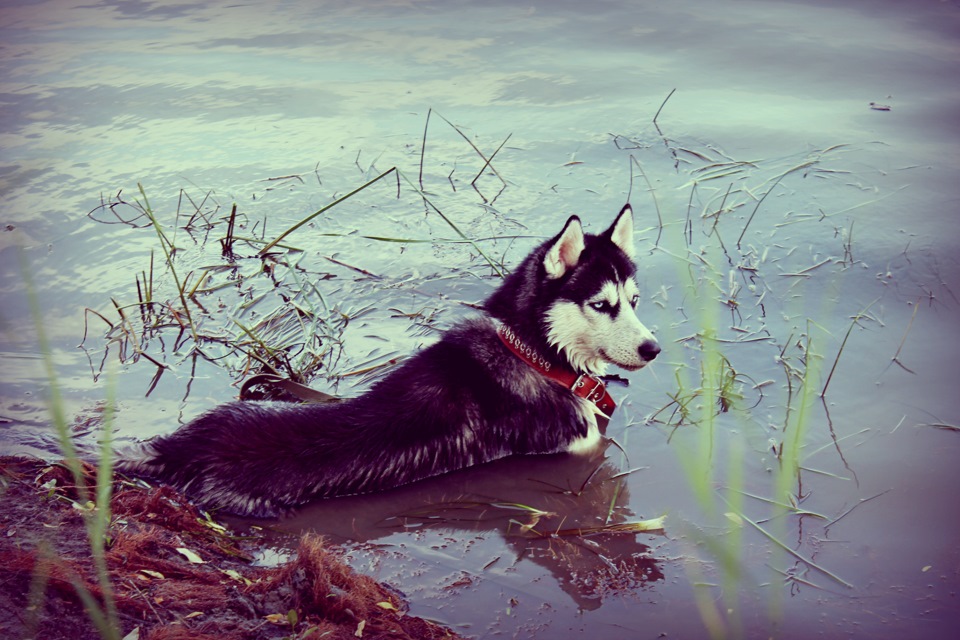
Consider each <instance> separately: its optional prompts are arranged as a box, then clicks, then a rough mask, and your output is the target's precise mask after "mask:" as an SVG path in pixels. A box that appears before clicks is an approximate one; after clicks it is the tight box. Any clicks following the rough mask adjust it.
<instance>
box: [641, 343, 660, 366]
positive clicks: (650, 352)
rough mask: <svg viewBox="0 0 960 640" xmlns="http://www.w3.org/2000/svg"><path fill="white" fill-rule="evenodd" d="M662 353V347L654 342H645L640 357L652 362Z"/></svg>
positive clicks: (642, 344)
mask: <svg viewBox="0 0 960 640" xmlns="http://www.w3.org/2000/svg"><path fill="white" fill-rule="evenodd" d="M659 353H660V345H658V344H657V343H656V342H654V341H653V340H645V341H644V342H643V343H641V344H640V357H641V358H643V359H644V360H646V361H647V362H650V361H651V360H653V359H654V358H656V357H657V354H659Z"/></svg>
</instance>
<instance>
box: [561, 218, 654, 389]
mask: <svg viewBox="0 0 960 640" xmlns="http://www.w3.org/2000/svg"><path fill="white" fill-rule="evenodd" d="M634 254H635V247H634V242H633V210H632V209H631V208H630V205H629V204H628V205H626V206H624V207H623V209H622V210H621V211H620V213H619V215H617V218H616V220H614V221H613V224H612V225H610V228H609V229H607V230H606V231H604V232H603V233H601V234H599V235H593V234H585V233H584V232H583V227H582V226H581V224H580V219H579V218H577V217H576V216H572V217H571V218H570V219H569V220H567V224H566V225H565V226H564V227H563V230H562V231H561V232H560V233H559V234H558V235H557V236H556V237H555V238H553V239H552V240H551V241H550V242H549V243H548V244H547V250H546V253H545V254H544V257H543V263H542V264H543V270H544V274H545V277H546V279H547V280H548V281H553V282H555V283H556V284H557V285H559V286H558V290H557V291H558V292H557V295H556V297H555V300H554V301H553V302H552V303H551V304H550V305H549V307H548V308H547V310H546V313H545V315H544V321H545V323H546V334H547V339H548V341H549V342H550V344H551V346H553V347H554V348H556V349H557V350H558V351H560V352H561V353H563V354H564V355H565V356H566V358H567V360H569V362H570V363H571V364H572V365H573V366H574V367H575V368H576V369H580V370H584V371H588V372H590V373H602V372H603V370H604V369H605V367H606V364H607V363H610V364H615V365H617V366H618V367H621V368H623V369H627V370H629V371H635V370H637V369H641V368H643V367H645V366H646V365H647V364H649V363H650V361H652V360H653V359H654V358H656V357H657V354H659V353H660V345H659V344H657V341H656V339H655V338H654V336H653V333H651V332H650V330H649V329H647V328H646V327H645V326H643V324H642V323H641V322H640V320H639V319H638V318H637V314H636V309H637V306H638V304H639V302H640V288H639V286H638V285H637V281H636V279H635V274H636V265H635V264H634V262H633V257H634Z"/></svg>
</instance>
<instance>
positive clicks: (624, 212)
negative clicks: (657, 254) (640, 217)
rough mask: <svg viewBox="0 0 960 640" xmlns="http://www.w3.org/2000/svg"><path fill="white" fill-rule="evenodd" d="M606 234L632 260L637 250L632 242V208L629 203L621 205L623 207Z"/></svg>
mask: <svg viewBox="0 0 960 640" xmlns="http://www.w3.org/2000/svg"><path fill="white" fill-rule="evenodd" d="M606 234H607V235H608V236H609V237H610V240H611V242H613V244H615V245H617V246H618V247H620V249H621V250H622V251H623V252H624V253H625V254H627V257H628V258H630V259H631V260H633V256H634V254H636V252H637V250H636V245H635V244H634V242H633V209H631V208H630V204H629V203H627V204H625V205H623V209H621V210H620V213H619V214H618V215H617V219H616V220H614V221H613V224H612V225H610V228H609V229H607V231H606Z"/></svg>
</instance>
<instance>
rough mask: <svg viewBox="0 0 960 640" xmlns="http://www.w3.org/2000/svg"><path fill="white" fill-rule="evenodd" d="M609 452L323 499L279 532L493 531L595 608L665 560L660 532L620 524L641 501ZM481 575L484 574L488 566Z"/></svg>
mask: <svg viewBox="0 0 960 640" xmlns="http://www.w3.org/2000/svg"><path fill="white" fill-rule="evenodd" d="M606 454H607V452H606V451H599V452H597V453H595V454H593V455H589V456H587V455H584V456H578V455H570V454H557V455H552V456H530V457H517V458H509V459H505V460H500V461H496V462H493V463H490V464H486V465H482V466H480V467H474V468H470V469H466V470H463V471H459V472H456V473H451V474H448V475H445V476H442V477H439V478H432V479H429V480H425V481H422V482H418V483H416V484H413V485H410V486H406V487H401V488H398V489H394V490H392V491H389V492H384V493H379V494H373V495H366V496H351V497H345V498H336V499H329V500H323V501H319V502H316V503H314V504H311V505H309V506H307V507H305V508H303V509H302V510H301V511H299V512H298V513H297V514H296V515H294V516H292V517H290V518H286V519H284V520H282V521H281V522H280V523H279V525H278V526H277V530H279V531H284V532H288V533H292V534H298V533H299V532H302V531H318V532H321V533H323V534H324V535H326V536H330V537H332V538H333V539H334V540H337V541H340V542H346V543H357V542H358V543H376V542H377V541H382V540H386V539H389V538H390V537H391V536H393V535H394V534H396V533H398V532H415V531H417V530H422V529H434V530H437V531H439V532H442V533H443V534H444V535H449V536H452V537H453V538H456V539H458V540H462V539H467V540H470V539H477V538H488V537H489V536H488V534H496V535H497V536H498V537H499V538H501V539H502V540H503V542H504V543H505V546H504V550H505V553H504V556H505V557H506V558H509V559H501V560H499V561H498V562H499V563H500V564H501V565H502V564H504V563H506V564H509V565H511V566H514V565H517V564H518V563H520V562H522V561H529V562H532V563H533V564H535V565H538V566H540V567H543V568H544V569H546V570H547V571H548V572H549V574H550V575H552V576H553V577H554V579H555V580H556V583H557V585H559V587H560V588H561V589H562V590H563V591H564V592H566V593H567V594H568V595H569V596H570V597H571V599H572V600H573V601H574V602H575V603H576V605H577V607H578V608H580V609H582V610H593V609H596V608H598V607H600V606H601V605H602V604H603V602H604V600H605V599H607V598H608V597H614V598H621V597H623V596H624V595H625V594H629V593H632V592H634V591H635V590H637V589H644V588H646V587H647V586H649V585H651V584H652V583H655V582H657V581H661V580H663V579H664V574H663V570H662V567H661V566H660V565H661V560H659V559H657V557H656V555H655V554H654V553H653V551H652V550H651V547H650V546H648V544H646V543H648V542H650V541H651V540H655V539H657V538H658V537H659V536H662V535H663V532H662V531H653V532H650V533H635V532H631V531H625V530H624V529H625V528H626V527H625V525H626V523H629V522H635V521H637V520H638V519H639V516H638V514H636V513H635V512H634V511H633V509H634V508H635V507H631V506H630V505H631V503H633V504H636V503H637V502H642V499H639V498H636V497H635V498H634V500H631V496H630V488H629V486H628V484H627V482H626V479H627V477H628V475H629V474H625V473H624V470H622V469H620V468H618V466H617V465H615V464H614V463H613V461H612V460H611V459H608V458H607V455H606ZM637 473H640V471H638V472H637ZM650 515H659V514H647V517H649V516H650ZM237 522H238V524H240V525H241V526H243V523H242V522H240V521H237ZM295 537H296V536H294V538H295ZM278 544H280V545H286V544H289V539H280V540H278ZM498 566H499V565H498ZM499 568H502V567H499ZM527 571H529V569H527ZM475 577H476V578H478V579H480V580H482V579H483V578H484V572H483V571H481V572H478V575H477V576H475Z"/></svg>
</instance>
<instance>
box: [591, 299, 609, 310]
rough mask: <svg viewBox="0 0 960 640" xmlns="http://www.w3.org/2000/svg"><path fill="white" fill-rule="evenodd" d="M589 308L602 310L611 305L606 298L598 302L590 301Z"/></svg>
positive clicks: (607, 308)
mask: <svg viewBox="0 0 960 640" xmlns="http://www.w3.org/2000/svg"><path fill="white" fill-rule="evenodd" d="M590 308H591V309H593V310H594V311H600V312H603V311H609V310H610V308H611V307H610V303H609V302H607V301H606V300H600V301H599V302H591V303H590Z"/></svg>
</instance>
